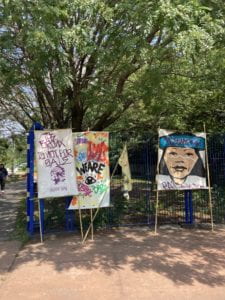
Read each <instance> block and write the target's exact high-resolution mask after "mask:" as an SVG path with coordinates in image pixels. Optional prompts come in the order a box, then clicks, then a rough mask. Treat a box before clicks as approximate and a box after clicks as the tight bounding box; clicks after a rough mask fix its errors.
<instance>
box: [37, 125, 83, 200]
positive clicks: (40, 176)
mask: <svg viewBox="0 0 225 300" xmlns="http://www.w3.org/2000/svg"><path fill="white" fill-rule="evenodd" d="M35 148H36V161H37V183H38V198H49V197H62V196H70V195H76V194H78V189H77V183H76V170H75V162H74V152H73V137H72V130H71V129H61V130H51V131H49V130H43V131H42V130H38V131H35Z"/></svg>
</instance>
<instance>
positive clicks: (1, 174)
mask: <svg viewBox="0 0 225 300" xmlns="http://www.w3.org/2000/svg"><path fill="white" fill-rule="evenodd" d="M7 176H8V171H7V170H6V168H5V166H4V165H3V164H0V186H1V194H4V192H5V181H6V177H7Z"/></svg>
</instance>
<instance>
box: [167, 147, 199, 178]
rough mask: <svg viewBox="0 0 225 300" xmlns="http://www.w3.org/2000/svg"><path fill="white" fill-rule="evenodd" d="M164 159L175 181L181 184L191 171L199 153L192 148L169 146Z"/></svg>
mask: <svg viewBox="0 0 225 300" xmlns="http://www.w3.org/2000/svg"><path fill="white" fill-rule="evenodd" d="M164 160H165V162H166V166H167V168H168V170H169V173H170V175H171V176H172V177H173V179H174V182H175V183H177V184H181V183H183V182H184V180H185V178H186V177H187V176H188V175H189V174H190V173H191V170H192V169H193V167H194V165H195V163H196V162H197V160H198V155H197V154H196V152H195V150H194V149H192V148H179V147H168V148H167V149H166V151H165V153H164Z"/></svg>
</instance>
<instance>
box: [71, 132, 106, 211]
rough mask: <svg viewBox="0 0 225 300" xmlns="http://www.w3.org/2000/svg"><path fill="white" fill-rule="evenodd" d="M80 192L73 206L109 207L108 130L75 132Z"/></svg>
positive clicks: (73, 207) (85, 207)
mask: <svg viewBox="0 0 225 300" xmlns="http://www.w3.org/2000/svg"><path fill="white" fill-rule="evenodd" d="M73 138H74V154H75V165H76V173H77V184H78V191H79V195H78V196H75V197H73V199H72V201H71V204H70V207H69V209H79V208H81V209H90V208H97V207H99V206H100V207H107V206H109V204H110V172H109V155H108V154H109V152H108V151H109V148H108V144H109V143H108V141H109V134H108V132H92V131H87V132H81V133H73Z"/></svg>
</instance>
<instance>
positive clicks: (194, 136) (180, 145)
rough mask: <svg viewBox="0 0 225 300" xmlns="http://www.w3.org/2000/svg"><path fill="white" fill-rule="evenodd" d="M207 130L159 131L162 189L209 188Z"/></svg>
mask: <svg viewBox="0 0 225 300" xmlns="http://www.w3.org/2000/svg"><path fill="white" fill-rule="evenodd" d="M205 142H206V136H205V133H203V132H202V133H187V134H181V133H178V132H172V131H168V130H164V129H160V130H159V150H158V175H157V178H156V181H157V188H158V190H192V189H205V188H207V184H206V170H205Z"/></svg>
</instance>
